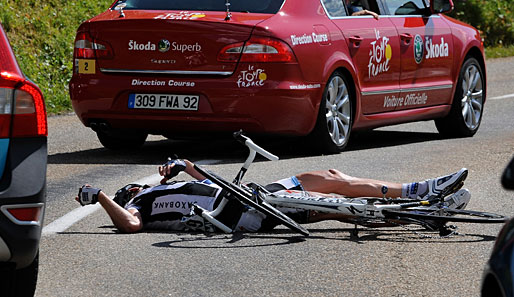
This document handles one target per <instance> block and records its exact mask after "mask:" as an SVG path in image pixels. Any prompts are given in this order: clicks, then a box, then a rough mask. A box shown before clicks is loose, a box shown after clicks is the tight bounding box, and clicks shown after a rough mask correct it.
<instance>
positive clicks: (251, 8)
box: [117, 0, 284, 14]
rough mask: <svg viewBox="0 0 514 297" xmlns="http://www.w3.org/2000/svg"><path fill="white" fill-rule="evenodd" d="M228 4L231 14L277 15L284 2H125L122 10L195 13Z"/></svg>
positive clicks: (218, 0) (128, 0)
mask: <svg viewBox="0 0 514 297" xmlns="http://www.w3.org/2000/svg"><path fill="white" fill-rule="evenodd" d="M227 2H228V3H230V5H229V9H230V11H232V12H253V13H273V14H274V13H277V12H278V11H279V9H280V7H282V4H283V3H284V0H257V1H248V0H229V1H226V0H171V1H170V0H125V1H118V3H117V4H121V3H125V5H126V6H125V8H124V9H144V10H196V11H227V5H226V3H227Z"/></svg>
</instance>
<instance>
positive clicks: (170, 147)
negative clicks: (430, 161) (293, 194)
mask: <svg viewBox="0 0 514 297" xmlns="http://www.w3.org/2000/svg"><path fill="white" fill-rule="evenodd" d="M252 139H253V140H254V142H255V143H257V144H258V145H260V146H262V147H263V148H265V149H266V150H268V151H270V152H271V153H273V154H275V155H277V156H279V157H280V158H281V159H291V158H302V157H310V156H316V155H320V153H318V152H316V150H315V149H313V148H312V147H311V146H309V145H306V142H307V139H306V138H305V137H301V138H300V137H299V138H256V137H252ZM440 139H441V137H440V135H439V134H438V133H423V132H405V131H384V130H376V131H375V130H372V131H365V132H360V133H355V134H353V135H352V139H351V141H350V144H349V145H348V147H347V148H346V151H356V150H366V149H374V148H379V147H391V146H398V145H404V144H411V143H420V142H427V141H435V140H440ZM247 154H248V150H247V148H246V147H244V146H243V145H241V144H240V143H238V142H236V141H235V140H233V139H231V138H225V139H210V140H203V141H199V140H159V141H147V142H146V144H145V145H144V146H143V147H142V148H140V149H138V150H131V151H111V150H108V149H104V148H98V149H92V150H84V151H77V152H71V153H58V154H53V155H49V156H48V164H145V165H152V164H162V161H163V160H165V159H166V158H167V157H170V156H174V155H176V156H178V157H179V158H185V159H189V160H191V161H197V160H204V159H209V160H217V161H219V163H225V164H227V163H240V162H241V161H243V160H244V159H245V158H246V156H247ZM262 160H263V159H262V158H259V157H258V158H257V161H262Z"/></svg>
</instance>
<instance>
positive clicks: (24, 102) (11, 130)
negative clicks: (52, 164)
mask: <svg viewBox="0 0 514 297" xmlns="http://www.w3.org/2000/svg"><path fill="white" fill-rule="evenodd" d="M0 81H1V84H0V126H1V127H0V138H7V137H9V134H10V136H11V137H33V136H48V127H47V118H46V109H45V102H44V100H43V95H42V93H41V91H40V90H39V88H38V87H37V86H36V85H34V84H33V83H32V82H30V81H28V80H26V79H25V78H22V77H19V76H16V75H12V74H10V73H6V72H2V73H0Z"/></svg>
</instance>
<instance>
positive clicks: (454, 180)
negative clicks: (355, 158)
mask: <svg viewBox="0 0 514 297" xmlns="http://www.w3.org/2000/svg"><path fill="white" fill-rule="evenodd" d="M181 171H184V172H186V173H187V174H189V175H190V176H191V177H193V178H194V179H195V180H194V181H188V182H185V181H171V182H169V180H170V179H171V178H173V177H175V176H176V175H178V174H179V173H180V172H181ZM467 173H468V171H467V169H465V168H462V169H461V170H459V171H457V172H455V173H453V174H450V175H446V176H441V177H437V178H433V179H428V180H425V181H422V182H413V183H403V184H402V183H393V182H386V181H379V180H373V179H365V178H357V177H352V176H349V175H346V174H344V173H342V172H340V171H338V170H336V169H329V170H323V171H312V172H305V173H300V174H298V175H295V176H292V177H288V178H284V179H281V180H279V181H276V182H273V183H271V184H268V185H266V186H265V187H264V188H266V190H268V191H270V192H277V191H282V190H301V191H307V192H309V193H311V194H312V195H314V196H316V195H325V196H331V197H333V194H336V195H342V196H344V197H378V198H380V197H383V194H382V187H383V186H386V187H387V188H388V192H387V196H388V197H391V198H410V199H419V200H430V199H431V198H434V197H437V196H438V195H439V194H440V193H441V192H445V193H454V194H453V195H449V196H447V197H446V198H445V202H444V203H446V204H447V207H448V208H457V209H463V208H464V207H466V205H467V203H468V202H469V200H470V197H471V195H470V194H469V192H468V191H467V190H466V189H461V190H459V189H460V188H461V187H462V186H463V182H464V180H465V179H466V177H467ZM159 174H160V175H161V176H163V178H162V180H161V184H160V185H157V186H141V185H135V184H129V185H127V186H125V187H123V188H121V189H120V190H118V191H117V192H116V194H115V197H114V199H113V200H111V199H110V198H109V197H108V196H107V195H106V194H105V193H104V192H103V191H101V190H100V189H98V188H94V187H92V186H90V185H84V186H82V187H81V188H80V190H79V194H78V196H77V197H76V198H75V200H77V201H78V202H79V203H80V204H81V205H82V206H84V205H88V204H95V203H97V202H99V203H100V204H101V206H102V207H103V208H104V210H105V211H106V212H107V214H108V215H109V217H110V218H111V220H112V222H113V223H114V225H115V226H116V228H117V229H118V230H119V231H120V232H124V233H133V232H138V231H141V230H143V229H165V230H173V231H188V230H202V231H216V230H215V228H214V227H213V226H212V225H211V224H209V223H206V222H205V221H204V220H203V218H201V217H199V216H196V215H194V214H191V206H192V204H193V203H197V204H198V205H199V206H200V207H202V208H204V209H206V210H209V211H210V210H213V209H215V208H216V206H217V205H218V204H219V203H220V201H221V199H222V198H223V197H224V195H226V192H225V191H224V190H223V189H221V188H220V187H219V186H218V185H216V184H214V183H212V182H211V181H209V180H208V179H206V178H205V177H204V176H203V175H202V174H200V173H199V172H198V171H196V169H194V165H193V163H191V162H190V161H188V160H179V159H177V160H170V161H168V162H167V163H165V164H163V165H162V166H159ZM457 191H458V192H457ZM279 210H281V211H282V212H284V213H285V214H286V215H288V216H289V217H291V218H292V219H293V220H294V221H296V222H298V223H300V224H307V223H315V222H319V221H323V220H339V221H343V222H344V221H345V219H346V217H345V216H344V215H341V214H328V213H319V212H316V211H308V210H301V209H291V208H287V209H282V208H279ZM216 218H217V219H218V220H219V221H221V222H222V223H224V224H225V225H227V226H229V227H230V228H232V229H233V230H238V231H243V232H261V231H269V230H271V229H273V228H274V227H275V226H277V225H278V224H279V223H280V222H277V221H276V220H275V219H274V218H267V217H266V216H265V215H264V214H262V213H260V212H258V211H256V210H254V209H252V208H248V207H246V206H244V205H242V204H241V203H239V202H238V201H234V200H231V201H230V202H229V203H228V204H227V206H226V207H225V208H224V209H223V211H222V212H221V214H220V215H218V216H217V217H216Z"/></svg>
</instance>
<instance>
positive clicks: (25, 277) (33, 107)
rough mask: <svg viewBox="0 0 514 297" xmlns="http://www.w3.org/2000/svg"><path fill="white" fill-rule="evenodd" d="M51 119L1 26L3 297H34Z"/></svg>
mask: <svg viewBox="0 0 514 297" xmlns="http://www.w3.org/2000/svg"><path fill="white" fill-rule="evenodd" d="M47 134H48V130H47V119H46V111H45V102H44V99H43V95H42V93H41V90H40V89H39V88H38V87H37V86H36V85H35V84H34V83H33V82H31V81H30V80H28V79H27V78H25V76H24V75H23V73H22V71H21V70H20V68H19V66H18V63H17V62H16V58H15V56H14V54H13V52H12V49H11V47H10V45H9V42H8V40H7V37H6V35H5V33H4V31H3V29H2V26H0V295H1V296H33V295H34V290H35V288H36V281H37V274H38V258H39V253H38V251H39V240H40V238H41V228H42V227H41V226H42V223H43V222H42V221H43V213H44V209H45V200H46V161H47Z"/></svg>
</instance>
